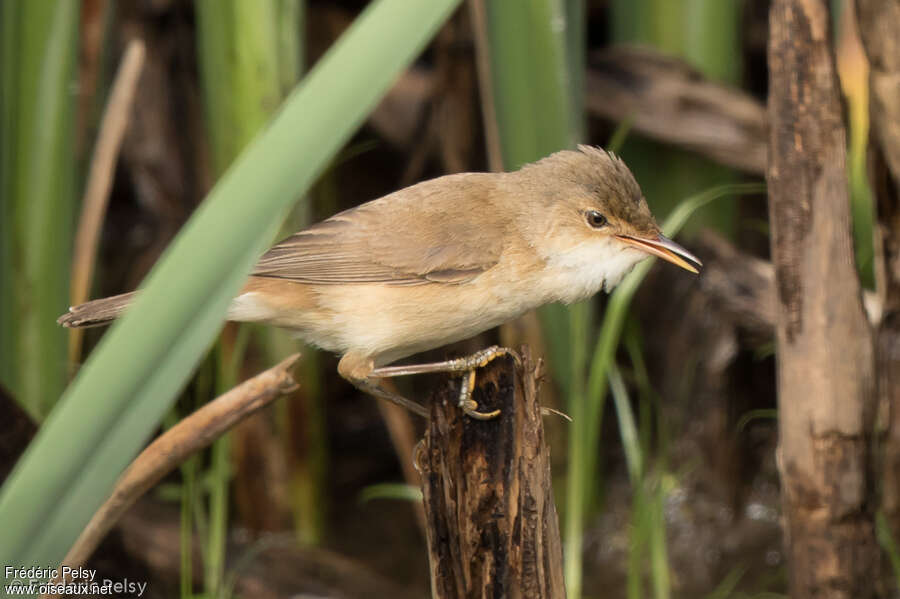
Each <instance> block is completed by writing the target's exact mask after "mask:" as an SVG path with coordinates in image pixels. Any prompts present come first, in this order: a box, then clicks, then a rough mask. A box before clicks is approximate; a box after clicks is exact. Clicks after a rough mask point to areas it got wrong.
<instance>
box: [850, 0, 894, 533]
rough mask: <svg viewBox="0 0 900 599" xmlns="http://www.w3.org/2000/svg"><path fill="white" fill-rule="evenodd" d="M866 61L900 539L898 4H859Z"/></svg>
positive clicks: (875, 0)
mask: <svg viewBox="0 0 900 599" xmlns="http://www.w3.org/2000/svg"><path fill="white" fill-rule="evenodd" d="M857 17H858V23H859V29H860V37H861V39H862V41H863V46H864V48H865V50H866V54H867V56H868V59H869V103H870V109H869V119H870V140H869V145H870V152H869V155H870V160H869V179H870V182H871V184H872V191H873V192H874V195H875V200H876V202H877V210H876V211H877V213H878V230H877V236H876V239H877V242H876V245H877V247H878V252H877V254H878V259H877V260H876V264H877V265H878V268H877V275H878V292H879V295H880V296H881V300H882V305H883V307H884V312H883V318H882V321H881V325H880V327H879V329H878V333H877V337H876V348H877V360H878V361H877V369H878V399H879V404H880V405H881V406H884V407H885V408H886V409H887V410H888V412H889V414H890V417H889V418H888V422H887V427H888V429H887V436H886V438H885V441H884V452H885V453H884V466H883V468H882V472H883V495H882V509H883V510H884V513H885V516H886V517H887V520H888V523H889V524H890V527H891V531H892V532H893V535H894V538H895V539H896V538H900V0H857Z"/></svg>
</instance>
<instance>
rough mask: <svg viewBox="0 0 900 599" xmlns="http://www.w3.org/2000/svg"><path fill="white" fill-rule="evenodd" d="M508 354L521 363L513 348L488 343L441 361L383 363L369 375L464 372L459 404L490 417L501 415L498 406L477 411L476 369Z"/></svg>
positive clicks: (483, 417)
mask: <svg viewBox="0 0 900 599" xmlns="http://www.w3.org/2000/svg"><path fill="white" fill-rule="evenodd" d="M505 355H510V356H512V357H513V359H515V361H516V363H519V364H521V358H519V355H518V354H517V353H516V352H514V351H513V350H511V349H509V348H507V347H499V346H497V345H494V346H491V347H489V348H487V349H483V350H481V351H478V352H475V353H474V354H472V355H470V356H463V357H462V358H456V359H454V360H444V361H443V362H431V363H428V364H410V365H406V366H385V367H382V368H374V369H372V371H371V372H370V373H369V376H371V377H376V378H384V377H392V376H406V375H410V374H424V373H428V372H464V373H466V376H464V377H463V381H462V386H461V388H460V392H459V407H460V409H461V410H462V411H463V412H464V413H465V414H466V415H468V416H470V417H472V418H476V419H478V420H490V419H491V418H496V417H497V416H499V415H500V410H492V411H490V412H479V411H478V404H477V403H476V402H475V400H474V399H472V390H473V389H474V388H475V371H476V370H477V369H478V368H482V367H484V366H487V365H488V364H489V363H490V362H491V361H492V360H494V359H495V358H498V357H500V356H505Z"/></svg>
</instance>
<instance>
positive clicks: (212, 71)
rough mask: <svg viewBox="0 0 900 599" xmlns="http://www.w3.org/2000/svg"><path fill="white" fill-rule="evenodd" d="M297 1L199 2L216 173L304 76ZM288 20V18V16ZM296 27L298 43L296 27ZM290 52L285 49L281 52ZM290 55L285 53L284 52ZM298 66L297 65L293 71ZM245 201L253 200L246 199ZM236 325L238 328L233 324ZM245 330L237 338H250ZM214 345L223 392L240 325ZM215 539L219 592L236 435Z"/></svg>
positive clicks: (220, 477)
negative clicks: (300, 73)
mask: <svg viewBox="0 0 900 599" xmlns="http://www.w3.org/2000/svg"><path fill="white" fill-rule="evenodd" d="M297 4H299V3H298V2H297V0H293V1H291V0H259V1H258V2H244V1H242V0H225V1H219V0H196V2H195V7H196V13H197V38H198V58H199V63H200V74H201V82H202V84H203V85H202V87H203V91H204V104H205V107H206V116H207V132H208V137H209V140H210V146H211V148H212V155H213V157H214V165H213V167H214V172H215V173H216V176H219V175H221V173H222V172H223V171H224V170H225V169H226V168H227V167H228V166H229V165H230V164H231V163H232V162H233V161H234V159H235V158H236V157H237V155H238V154H239V153H240V152H241V150H243V149H244V147H246V145H247V144H248V143H249V142H250V140H251V139H252V138H253V136H254V135H256V134H257V133H258V132H259V130H260V129H261V128H262V127H263V126H264V125H265V124H266V122H268V120H269V119H270V118H271V116H272V113H273V112H274V111H275V108H276V107H277V105H278V104H279V103H280V102H281V100H282V99H283V96H284V95H285V94H286V93H287V92H288V91H289V89H290V87H292V86H293V84H294V83H296V80H297V77H298V76H299V71H298V70H297V69H298V65H297V60H298V56H297V55H298V54H299V49H298V44H297V41H296V40H297V30H296V25H297V21H296V20H294V21H293V22H291V21H290V20H289V19H290V18H291V17H295V18H296V16H297V13H298V12H299V8H297V6H292V5H297ZM282 17H287V18H286V19H285V18H282ZM292 24H293V27H294V29H293V43H291V41H292V40H291V36H290V33H291V25H292ZM283 49H285V50H286V51H285V52H282V50H283ZM282 54H285V56H282ZM292 68H293V69H294V70H293V72H292ZM246 201H253V198H251V197H248V198H246ZM232 326H233V327H235V326H237V325H232ZM244 330H245V327H242V328H241V329H239V331H238V333H237V336H240V337H243V338H244V339H246V337H247V335H246V333H245V332H244ZM227 332H229V333H231V334H225V335H222V336H221V337H220V340H219V343H218V344H217V346H216V356H217V362H218V376H217V383H216V386H217V393H219V394H221V393H223V392H225V391H226V390H227V389H230V388H231V387H233V386H234V384H236V383H237V380H236V379H237V367H238V364H239V363H240V362H241V361H242V358H243V352H241V351H240V349H239V348H238V347H235V346H234V344H232V343H231V341H232V340H234V339H235V334H234V330H233V329H232V330H230V331H227ZM211 454H212V457H211V461H210V482H211V483H212V484H211V487H210V489H209V517H210V528H209V536H208V537H207V539H206V544H207V556H208V557H207V560H206V563H205V576H204V580H203V583H204V588H205V589H206V593H207V594H208V595H210V596H216V595H217V594H218V591H219V589H220V587H221V585H222V582H223V579H224V575H225V546H226V541H227V530H228V491H229V487H230V484H229V483H230V482H231V478H232V475H233V473H232V469H231V435H230V434H227V435H224V436H222V437H221V438H220V439H218V440H217V441H216V442H215V443H214V444H213V446H212V448H211Z"/></svg>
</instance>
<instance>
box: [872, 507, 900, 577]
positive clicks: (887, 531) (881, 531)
mask: <svg viewBox="0 0 900 599" xmlns="http://www.w3.org/2000/svg"><path fill="white" fill-rule="evenodd" d="M875 534H876V538H877V539H878V544H879V545H881V548H882V549H883V550H884V552H885V553H886V554H887V556H888V559H889V560H890V561H891V570H892V571H893V573H894V584H895V585H896V587H897V590H898V591H900V549H898V548H897V541H896V539H894V537H893V535H892V534H891V526H890V524H888V521H887V518H886V517H885V515H884V512H882V511H879V512H878V514H877V515H876V516H875Z"/></svg>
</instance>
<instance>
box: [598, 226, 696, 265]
mask: <svg viewBox="0 0 900 599" xmlns="http://www.w3.org/2000/svg"><path fill="white" fill-rule="evenodd" d="M616 238H618V239H619V240H621V241H624V242H625V243H628V244H631V245H633V246H634V247H636V248H638V249H639V250H643V251H645V252H647V253H648V254H653V255H654V256H659V257H660V258H662V259H663V260H668V261H669V262H671V263H672V264H675V265H677V266H680V267H681V268H683V269H685V270H689V271H691V272H692V273H694V274H697V273H699V272H700V267H701V266H703V263H702V262H700V260H699V259H698V258H697V256H695V255H693V254H692V253H690V252H689V251H687V250H686V249H684V248H683V247H681V246H680V245H678V244H677V243H675V242H674V241H672V240H671V239H669V238H668V237H666V236H665V235H662V234H660V235H659V236H658V237H656V238H655V239H646V238H644V237H632V236H631V235H616Z"/></svg>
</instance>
